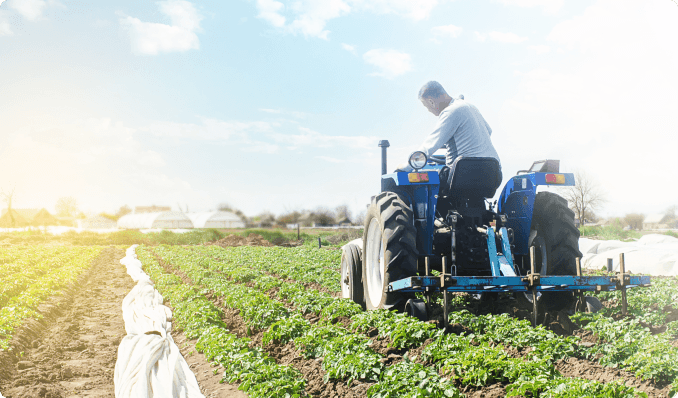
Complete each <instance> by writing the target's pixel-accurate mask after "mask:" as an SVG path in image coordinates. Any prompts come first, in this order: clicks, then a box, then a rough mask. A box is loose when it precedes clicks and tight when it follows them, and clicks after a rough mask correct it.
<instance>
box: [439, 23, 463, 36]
mask: <svg viewBox="0 0 678 398" xmlns="http://www.w3.org/2000/svg"><path fill="white" fill-rule="evenodd" d="M462 31H463V29H462V28H461V27H460V26H455V25H443V26H436V27H434V28H431V33H433V35H434V36H439V37H451V38H453V39H455V38H457V37H459V35H460V34H461V32H462Z"/></svg>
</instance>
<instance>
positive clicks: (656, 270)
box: [579, 234, 678, 276]
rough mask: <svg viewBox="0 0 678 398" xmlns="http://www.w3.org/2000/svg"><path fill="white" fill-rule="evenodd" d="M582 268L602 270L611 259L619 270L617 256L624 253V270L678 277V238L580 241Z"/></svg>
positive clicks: (652, 235) (581, 239) (657, 235)
mask: <svg viewBox="0 0 678 398" xmlns="http://www.w3.org/2000/svg"><path fill="white" fill-rule="evenodd" d="M579 251H581V253H582V256H583V257H582V261H581V264H582V267H584V268H589V269H596V270H599V269H603V268H605V267H606V266H607V259H608V258H611V259H612V261H613V267H614V270H615V271H618V270H619V254H620V253H624V264H625V266H626V269H627V270H628V271H630V272H633V273H639V274H646V275H653V276H659V275H664V276H678V238H674V237H673V236H669V235H659V234H650V235H644V236H642V237H641V238H640V239H638V240H637V241H633V242H621V241H618V240H594V239H587V238H580V239H579Z"/></svg>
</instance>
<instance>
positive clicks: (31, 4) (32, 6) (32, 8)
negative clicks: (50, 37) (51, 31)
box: [7, 0, 47, 21]
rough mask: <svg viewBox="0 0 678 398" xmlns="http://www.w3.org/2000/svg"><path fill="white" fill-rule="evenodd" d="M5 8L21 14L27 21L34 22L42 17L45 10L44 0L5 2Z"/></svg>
mask: <svg viewBox="0 0 678 398" xmlns="http://www.w3.org/2000/svg"><path fill="white" fill-rule="evenodd" d="M7 6H8V7H9V8H11V9H13V10H14V11H16V12H18V13H19V14H21V15H22V16H23V17H24V18H26V19H28V20H29V21H35V20H37V19H39V18H40V17H42V12H43V11H44V10H45V9H46V8H47V1H45V0H7Z"/></svg>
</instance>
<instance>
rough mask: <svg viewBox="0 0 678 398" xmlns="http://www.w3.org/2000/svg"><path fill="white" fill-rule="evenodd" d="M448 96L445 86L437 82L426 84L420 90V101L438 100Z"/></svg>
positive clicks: (432, 81)
mask: <svg viewBox="0 0 678 398" xmlns="http://www.w3.org/2000/svg"><path fill="white" fill-rule="evenodd" d="M443 95H447V92H446V91H445V89H444V88H443V86H442V85H441V84H440V83H438V82H437V81H435V80H431V81H430V82H428V83H426V84H424V85H423V86H422V87H421V90H419V99H420V100H422V99H428V98H438V97H441V96H443Z"/></svg>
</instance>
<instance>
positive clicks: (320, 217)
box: [313, 207, 335, 227]
mask: <svg viewBox="0 0 678 398" xmlns="http://www.w3.org/2000/svg"><path fill="white" fill-rule="evenodd" d="M313 221H315V223H316V224H318V225H320V226H323V227H326V226H329V225H334V223H335V219H334V214H332V211H331V210H330V209H328V208H326V207H318V208H317V209H315V211H314V212H313Z"/></svg>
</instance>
